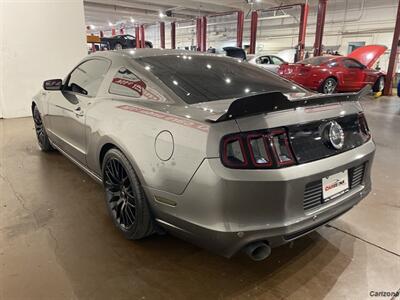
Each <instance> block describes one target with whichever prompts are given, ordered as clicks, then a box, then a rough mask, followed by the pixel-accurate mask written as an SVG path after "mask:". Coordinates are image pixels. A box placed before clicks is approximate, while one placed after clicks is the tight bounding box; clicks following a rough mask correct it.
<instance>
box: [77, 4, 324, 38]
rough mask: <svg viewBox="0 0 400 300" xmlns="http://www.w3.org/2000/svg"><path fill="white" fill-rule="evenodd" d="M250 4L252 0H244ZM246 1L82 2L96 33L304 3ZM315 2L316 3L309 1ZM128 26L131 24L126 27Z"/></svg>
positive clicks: (88, 21)
mask: <svg viewBox="0 0 400 300" xmlns="http://www.w3.org/2000/svg"><path fill="white" fill-rule="evenodd" d="M248 1H250V2H251V1H252V0H248ZM248 1H246V0H220V1H215V0H201V1H194V0H151V1H149V0H111V1H110V0H84V6H85V18H86V25H94V26H96V31H97V30H99V29H101V30H108V29H110V26H109V25H108V23H109V22H111V23H113V24H116V27H117V28H118V27H119V26H121V25H122V24H125V23H128V24H129V23H130V19H131V18H133V19H134V21H135V23H138V24H143V23H144V24H152V23H156V22H159V21H161V20H163V21H166V22H169V21H173V20H185V19H186V20H190V19H193V18H195V17H198V16H202V15H209V14H213V13H221V12H228V11H235V10H243V11H245V12H248V11H249V10H250V9H251V8H252V7H254V8H268V7H276V6H279V5H286V4H293V3H302V2H305V1H306V0H287V1H279V0H261V1H256V0H253V2H255V3H254V4H249V3H247V2H248ZM313 2H316V0H313ZM167 11H171V12H172V17H167V16H165V17H163V18H160V12H162V13H164V14H165V13H166V12H167ZM129 25H131V24H129Z"/></svg>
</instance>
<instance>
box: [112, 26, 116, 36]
mask: <svg viewBox="0 0 400 300" xmlns="http://www.w3.org/2000/svg"><path fill="white" fill-rule="evenodd" d="M111 35H112V36H114V35H116V32H115V28H112V29H111Z"/></svg>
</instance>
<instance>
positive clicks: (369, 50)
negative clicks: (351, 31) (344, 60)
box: [347, 45, 387, 68]
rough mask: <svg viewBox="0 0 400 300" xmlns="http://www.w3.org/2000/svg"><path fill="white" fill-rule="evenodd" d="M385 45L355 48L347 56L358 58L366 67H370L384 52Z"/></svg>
mask: <svg viewBox="0 0 400 300" xmlns="http://www.w3.org/2000/svg"><path fill="white" fill-rule="evenodd" d="M386 49H387V47H386V46H382V45H368V46H363V47H360V48H357V49H356V50H354V51H353V52H351V53H350V54H349V55H348V56H347V57H349V58H353V59H356V60H358V61H359V62H360V63H362V64H363V65H365V66H366V67H368V68H372V66H373V65H374V63H375V62H376V61H377V60H378V59H379V57H381V55H382V54H383V53H385V51H386Z"/></svg>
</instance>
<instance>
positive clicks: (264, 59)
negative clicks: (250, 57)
mask: <svg viewBox="0 0 400 300" xmlns="http://www.w3.org/2000/svg"><path fill="white" fill-rule="evenodd" d="M256 62H257V63H258V64H261V65H267V64H270V60H269V57H268V56H260V57H259V58H257V61H256Z"/></svg>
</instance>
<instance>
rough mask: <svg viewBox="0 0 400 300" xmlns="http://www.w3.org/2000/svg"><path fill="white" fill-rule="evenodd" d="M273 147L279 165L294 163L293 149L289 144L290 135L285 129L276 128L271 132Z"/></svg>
mask: <svg viewBox="0 0 400 300" xmlns="http://www.w3.org/2000/svg"><path fill="white" fill-rule="evenodd" d="M270 139H271V143H272V149H273V150H274V154H275V159H276V162H277V164H278V166H279V167H282V166H288V165H293V164H294V158H293V154H292V150H291V149H290V146H289V141H288V137H287V134H286V131H285V130H274V131H272V133H271V134H270Z"/></svg>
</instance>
